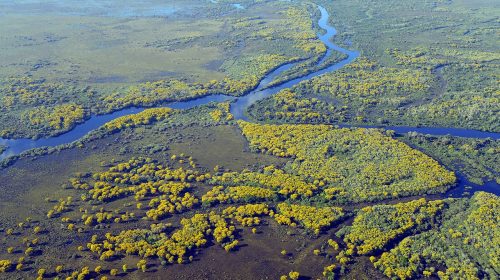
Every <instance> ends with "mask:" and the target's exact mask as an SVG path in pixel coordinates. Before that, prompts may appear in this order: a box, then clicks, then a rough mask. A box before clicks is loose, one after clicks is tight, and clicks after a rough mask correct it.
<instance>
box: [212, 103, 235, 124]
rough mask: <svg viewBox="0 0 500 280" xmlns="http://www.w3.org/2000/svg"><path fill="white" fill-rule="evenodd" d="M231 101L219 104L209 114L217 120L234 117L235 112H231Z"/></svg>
mask: <svg viewBox="0 0 500 280" xmlns="http://www.w3.org/2000/svg"><path fill="white" fill-rule="evenodd" d="M230 106H231V105H230V103H229V102H222V103H218V104H217V107H218V108H217V109H215V110H213V111H210V112H209V114H210V116H211V117H212V119H213V120H214V121H215V122H221V121H223V122H227V121H230V120H233V119H234V116H233V114H231V113H230V111H229V109H230Z"/></svg>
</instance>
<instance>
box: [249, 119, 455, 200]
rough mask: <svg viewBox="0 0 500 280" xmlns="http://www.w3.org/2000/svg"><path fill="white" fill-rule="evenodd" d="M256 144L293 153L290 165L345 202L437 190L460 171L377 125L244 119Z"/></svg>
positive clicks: (260, 148) (276, 152)
mask: <svg viewBox="0 0 500 280" xmlns="http://www.w3.org/2000/svg"><path fill="white" fill-rule="evenodd" d="M239 125H240V127H241V129H242V131H243V135H245V137H246V138H247V139H248V140H249V142H250V145H251V147H252V148H254V149H255V150H258V151H260V152H262V153H269V154H273V155H277V156H280V157H292V158H293V159H294V160H293V162H292V163H291V164H290V165H289V167H290V170H292V171H293V172H294V173H297V174H298V175H300V176H303V177H305V178H310V179H312V180H322V181H323V185H324V187H323V190H324V191H323V196H324V197H325V198H326V199H327V200H336V201H339V202H348V201H355V202H359V201H373V200H380V199H385V198H391V197H393V198H394V197H402V196H409V195H415V194H423V193H437V192H442V191H445V190H446V189H448V188H449V187H450V186H451V185H453V184H454V183H455V175H454V174H453V173H452V172H450V171H447V170H446V169H444V168H443V167H442V166H440V165H439V163H438V162H437V161H435V160H434V159H432V158H430V157H429V156H427V155H425V154H423V153H421V152H419V151H417V150H414V149H412V148H410V147H409V146H407V145H406V144H404V143H402V142H399V141H397V140H394V139H392V138H391V137H390V136H387V135H384V134H383V133H382V132H380V131H378V130H374V129H347V128H343V129H334V128H333V127H331V126H327V125H258V124H252V123H246V122H239Z"/></svg>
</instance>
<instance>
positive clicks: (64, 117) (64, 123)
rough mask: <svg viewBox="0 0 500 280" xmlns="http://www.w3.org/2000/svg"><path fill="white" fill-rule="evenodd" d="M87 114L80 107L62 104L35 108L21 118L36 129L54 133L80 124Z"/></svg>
mask: <svg viewBox="0 0 500 280" xmlns="http://www.w3.org/2000/svg"><path fill="white" fill-rule="evenodd" d="M86 117H88V113H86V112H85V110H84V109H83V107H82V106H80V105H76V104H71V103H67V104H62V105H56V106H54V107H45V106H40V107H35V108H34V109H32V110H29V111H26V112H25V113H24V115H23V118H24V119H26V120H27V121H28V122H29V123H30V124H31V125H33V126H36V127H43V128H48V129H51V130H55V131H67V130H70V129H72V128H73V127H74V126H75V125H76V124H78V123H81V122H82V121H83V120H84V119H85V118H86Z"/></svg>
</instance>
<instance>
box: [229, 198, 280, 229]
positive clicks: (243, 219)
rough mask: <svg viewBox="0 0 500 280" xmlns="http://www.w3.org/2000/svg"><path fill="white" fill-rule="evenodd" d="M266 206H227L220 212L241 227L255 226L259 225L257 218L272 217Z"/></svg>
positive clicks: (271, 211)
mask: <svg viewBox="0 0 500 280" xmlns="http://www.w3.org/2000/svg"><path fill="white" fill-rule="evenodd" d="M273 213H274V211H273V210H270V209H269V207H268V205H267V204H264V203H259V204H245V205H241V206H229V207H227V208H226V209H224V210H223V211H222V214H223V216H224V217H226V218H229V219H234V220H236V221H237V222H238V223H240V224H241V225H242V226H247V227H250V226H255V225H259V224H260V219H259V217H261V216H266V215H273Z"/></svg>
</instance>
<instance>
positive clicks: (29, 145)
mask: <svg viewBox="0 0 500 280" xmlns="http://www.w3.org/2000/svg"><path fill="white" fill-rule="evenodd" d="M318 8H319V10H320V12H321V18H320V19H319V21H318V25H319V26H320V27H321V28H322V29H323V30H324V31H325V33H324V34H322V35H318V36H319V39H320V40H321V41H322V42H323V43H324V44H325V45H326V46H327V52H326V54H325V55H324V56H323V57H322V59H321V60H320V61H319V62H318V65H321V64H323V63H324V62H325V61H326V60H327V59H328V58H329V57H330V56H331V55H332V53H333V52H334V51H337V52H340V53H343V54H345V55H347V58H345V59H344V60H342V61H340V62H337V63H335V64H333V65H331V66H329V67H326V68H323V69H321V70H319V71H316V72H313V73H310V74H308V75H305V76H302V77H299V78H296V79H293V80H290V81H287V82H285V83H283V84H280V85H276V86H271V87H268V85H269V84H270V83H271V82H272V81H273V80H274V79H275V78H276V77H278V76H279V75H281V74H282V73H283V72H284V71H287V70H289V69H290V68H291V67H293V66H294V65H296V63H298V62H293V63H287V64H284V65H282V66H280V67H278V68H276V69H274V70H273V71H271V72H270V73H268V74H267V75H266V76H265V77H264V78H263V79H262V80H261V81H260V83H259V84H258V86H257V87H256V88H255V89H254V90H252V91H251V92H250V93H248V94H247V95H245V96H243V97H239V98H236V97H232V96H227V95H222V94H219V95H210V96H205V97H202V98H198V99H194V100H189V101H179V102H174V103H170V104H167V105H166V106H168V107H171V108H174V109H190V108H193V107H196V106H200V105H204V104H208V103H210V102H223V101H233V103H232V104H231V109H230V110H231V113H232V114H233V115H234V118H235V119H239V120H247V121H248V117H247V116H246V114H245V112H246V110H247V109H248V107H249V106H250V105H252V104H254V103H255V102H256V101H259V100H261V99H264V98H266V97H269V96H271V95H273V94H276V93H277V92H279V91H281V90H282V89H285V88H290V87H292V86H294V85H296V84H298V83H300V82H302V81H305V80H309V79H311V78H314V77H317V76H320V75H323V74H325V73H329V72H332V71H336V70H338V69H340V68H342V67H343V66H345V65H347V64H349V63H351V62H352V61H354V60H355V59H356V58H357V57H358V56H359V52H357V51H351V50H346V49H344V48H341V47H339V46H337V45H335V44H334V43H333V42H332V41H331V39H332V38H333V37H334V36H335V35H336V34H337V31H336V30H335V28H334V27H332V26H330V25H329V24H328V19H329V15H328V12H327V11H326V9H324V8H323V7H321V6H319V7H318ZM143 110H144V108H135V107H133V108H127V109H123V110H120V111H117V112H114V113H111V114H107V115H100V116H93V117H91V118H90V119H89V120H87V121H86V122H84V123H83V124H80V125H78V126H76V127H75V128H74V129H73V130H71V131H69V132H67V133H64V134H61V135H59V136H55V137H51V138H46V139H38V140H32V139H2V138H0V145H5V146H8V148H7V150H6V151H5V152H4V153H2V154H1V155H0V160H2V159H5V158H7V157H9V156H13V155H18V154H20V153H22V152H24V151H27V150H30V149H33V148H39V147H46V146H49V147H54V146H58V145H61V144H67V143H71V142H73V141H75V140H78V139H80V138H82V137H83V136H85V135H86V134H87V133H88V132H90V131H92V130H94V129H96V128H98V127H100V126H102V125H103V124H105V123H106V122H109V121H111V120H113V119H115V118H118V117H121V116H125V115H130V114H135V113H139V112H141V111H143ZM341 126H342V127H350V126H349V125H341ZM357 127H364V128H384V129H390V130H393V131H395V132H396V133H408V132H410V131H415V132H419V133H424V134H431V135H452V136H458V137H470V138H492V139H500V133H494V132H484V131H478V130H471V129H461V128H438V127H406V126H386V127H384V126H357ZM458 177H459V183H458V186H457V188H454V189H453V190H451V191H450V192H448V193H447V194H448V195H450V196H460V195H461V194H462V192H463V190H464V189H465V186H472V187H473V190H471V193H472V192H473V191H476V190H482V189H487V190H488V191H490V192H494V193H496V194H500V186H499V185H498V184H497V183H496V182H487V183H486V184H485V185H484V186H478V185H475V184H473V183H470V182H468V181H467V179H466V178H465V177H463V176H460V175H459V176H458Z"/></svg>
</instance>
